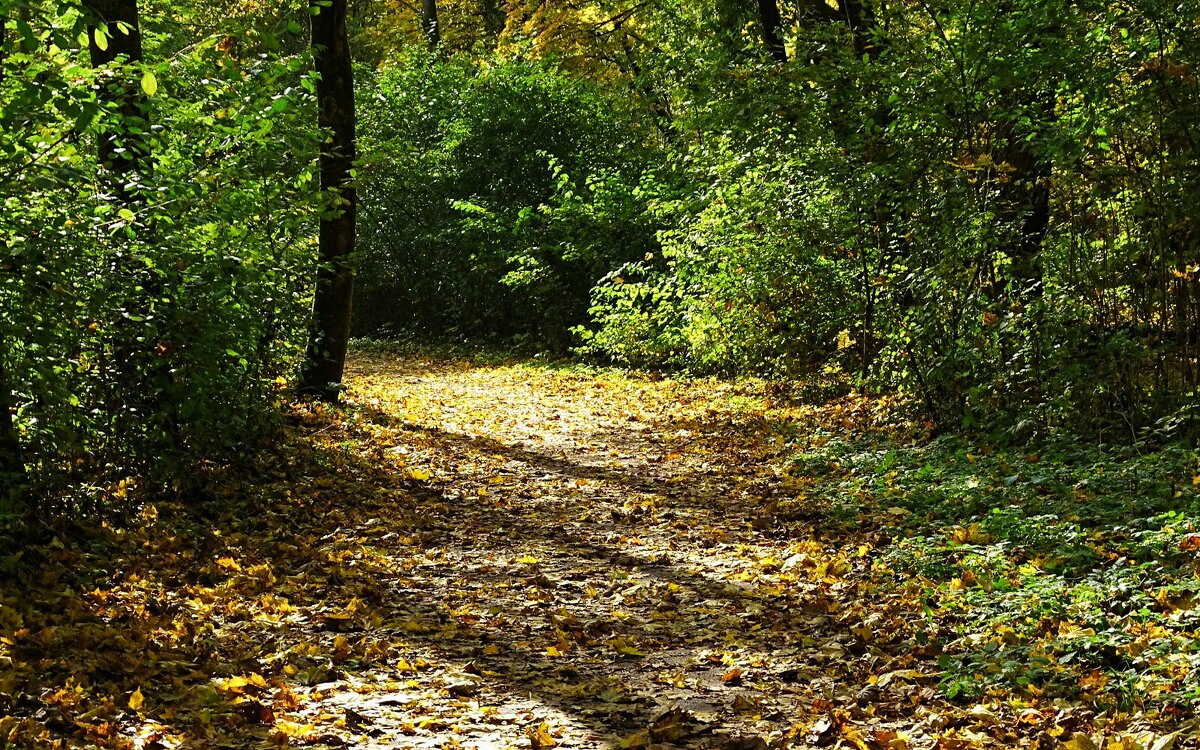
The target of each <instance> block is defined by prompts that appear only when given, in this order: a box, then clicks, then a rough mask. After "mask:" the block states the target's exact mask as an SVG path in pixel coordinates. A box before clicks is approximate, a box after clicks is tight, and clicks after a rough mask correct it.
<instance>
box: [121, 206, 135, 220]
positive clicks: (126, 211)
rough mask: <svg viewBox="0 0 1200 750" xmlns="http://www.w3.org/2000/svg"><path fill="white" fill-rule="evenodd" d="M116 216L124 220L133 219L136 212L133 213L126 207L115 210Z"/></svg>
mask: <svg viewBox="0 0 1200 750" xmlns="http://www.w3.org/2000/svg"><path fill="white" fill-rule="evenodd" d="M117 216H120V217H121V218H122V219H124V220H125V221H133V220H134V219H136V218H137V214H135V213H134V212H133V211H130V210H129V209H128V208H122V209H121V210H120V211H117Z"/></svg>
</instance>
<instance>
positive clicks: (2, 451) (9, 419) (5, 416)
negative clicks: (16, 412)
mask: <svg viewBox="0 0 1200 750" xmlns="http://www.w3.org/2000/svg"><path fill="white" fill-rule="evenodd" d="M4 354H5V351H4V348H3V347H0V509H3V508H5V506H7V507H8V508H13V507H16V506H18V505H19V504H20V500H21V498H22V496H23V495H24V491H25V481H26V476H25V459H24V457H23V455H22V453H21V440H20V438H19V436H18V435H17V425H16V422H15V421H14V419H13V402H12V401H13V392H12V383H11V382H10V380H9V376H8V369H7V367H6V366H5V362H4Z"/></svg>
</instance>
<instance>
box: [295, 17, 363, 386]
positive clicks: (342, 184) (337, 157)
mask: <svg viewBox="0 0 1200 750" xmlns="http://www.w3.org/2000/svg"><path fill="white" fill-rule="evenodd" d="M312 7H313V8H314V9H319V12H318V13H317V14H316V15H315V16H313V19H312V43H313V55H314V58H315V66H316V69H317V72H318V73H319V74H320V76H321V80H320V81H319V82H318V83H317V102H318V107H319V110H318V123H319V124H320V126H321V128H322V129H324V130H327V131H329V132H330V138H329V140H328V141H326V142H325V143H324V144H323V145H322V146H321V156H320V171H321V189H322V191H324V192H325V193H326V194H327V195H330V196H331V197H332V198H333V199H334V200H336V212H335V213H333V214H332V215H326V216H323V217H322V218H321V227H320V246H319V249H318V260H319V262H320V268H319V269H318V271H317V283H316V290H315V296H314V298H313V320H312V330H311V333H310V335H309V340H308V351H307V354H306V356H305V363H304V367H303V371H302V372H301V377H300V392H301V393H302V394H307V395H312V396H316V397H317V398H320V399H321V400H324V401H337V399H338V394H339V391H340V390H341V382H342V371H343V370H344V368H345V365H346V344H347V342H348V341H349V339H350V308H351V304H352V302H353V298H354V221H355V215H356V208H357V196H356V194H355V190H354V185H353V183H352V181H351V177H350V169H351V168H352V167H353V165H354V157H355V153H354V127H355V120H354V77H353V72H352V69H351V65H350V44H349V41H348V39H347V37H346V0H333V2H332V3H331V4H328V5H322V4H318V3H317V2H316V0H312Z"/></svg>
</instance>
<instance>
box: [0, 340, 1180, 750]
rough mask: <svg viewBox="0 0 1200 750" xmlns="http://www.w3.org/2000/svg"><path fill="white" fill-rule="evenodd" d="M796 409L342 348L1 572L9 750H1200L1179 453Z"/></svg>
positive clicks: (716, 389) (735, 396)
mask: <svg viewBox="0 0 1200 750" xmlns="http://www.w3.org/2000/svg"><path fill="white" fill-rule="evenodd" d="M786 395H787V394H782V393H780V392H778V391H777V390H773V389H771V388H770V387H768V386H766V385H764V384H762V383H742V384H733V383H726V382H721V381H713V380H699V381H682V380H671V379H652V378H648V377H644V376H637V375H630V374H622V373H618V372H609V371H586V370H580V369H563V370H556V369H553V368H549V367H539V366H531V365H518V364H506V365H482V364H474V363H472V362H470V361H466V360H447V359H425V358H420V357H411V356H410V357H396V356H389V355H386V354H379V353H376V354H369V353H360V354H358V355H356V356H355V357H353V359H352V362H351V367H350V378H349V401H350V405H349V406H348V407H347V408H344V409H336V410H334V409H324V408H320V407H296V409H295V411H294V413H293V414H292V417H291V426H290V427H289V428H288V430H287V433H286V436H285V439H284V440H283V441H282V443H281V444H280V445H278V446H275V447H273V448H271V449H270V450H268V451H265V452H264V454H263V455H262V456H261V457H260V458H258V459H256V460H257V461H258V462H259V467H260V468H259V470H258V471H257V472H252V473H249V474H244V475H243V474H239V475H238V476H229V477H223V478H222V477H218V478H217V480H216V481H215V483H214V484H213V489H212V490H211V492H210V494H211V495H212V496H211V497H208V498H206V502H203V503H200V502H194V503H165V502H164V503H157V504H146V505H145V506H144V507H142V508H141V509H140V511H139V512H138V514H137V516H136V517H134V518H130V519H127V520H125V521H124V522H122V523H120V524H117V523H116V522H113V523H112V524H109V523H105V524H103V525H101V526H99V527H98V528H92V529H79V528H75V529H74V530H70V531H68V530H64V531H63V532H62V533H60V534H59V535H58V536H56V537H54V538H53V539H48V540H47V541H46V543H45V544H40V545H37V546H34V547H29V548H28V549H27V550H26V551H25V552H24V553H20V554H14V555H11V556H9V557H8V558H4V559H3V560H0V717H2V718H0V746H5V747H8V746H11V747H20V748H24V747H38V748H42V747H53V746H56V745H61V746H67V747H84V746H95V747H131V748H147V749H149V748H243V747H272V746H276V747H287V746H292V747H314V748H338V747H354V748H439V749H447V748H480V749H483V748H532V749H534V750H537V749H539V748H552V747H560V748H614V749H616V748H621V749H623V750H641V749H642V748H651V747H653V748H667V749H669V748H676V747H685V748H721V749H722V750H758V749H760V748H767V747H771V748H784V747H795V748H806V747H837V746H840V747H846V748H888V749H890V750H903V749H905V748H939V749H941V750H956V749H960V748H975V747H1016V746H1025V747H1066V748H1070V749H1071V750H1089V749H1091V748H1110V749H1111V750H1116V749H1117V748H1121V749H1122V750H1133V748H1143V750H1166V748H1169V747H1171V746H1172V745H1173V746H1174V747H1177V748H1180V747H1196V746H1197V743H1196V740H1195V733H1196V732H1197V729H1196V726H1197V724H1196V721H1195V720H1193V719H1192V716H1191V707H1192V706H1194V705H1195V690H1196V687H1195V686H1196V684H1197V681H1200V666H1197V667H1196V669H1193V665H1197V664H1200V662H1197V661H1196V660H1197V657H1196V648H1195V645H1194V641H1195V633H1196V628H1197V624H1196V623H1197V619H1200V612H1198V610H1196V609H1195V608H1194V607H1193V606H1192V599H1193V598H1194V594H1195V591H1196V588H1197V586H1196V550H1197V549H1200V535H1197V534H1194V533H1192V531H1193V526H1192V521H1191V518H1192V516H1190V515H1188V513H1184V512H1181V511H1180V509H1183V508H1191V507H1194V506H1195V503H1196V497H1195V495H1196V490H1195V487H1196V484H1195V483H1194V482H1193V475H1194V474H1196V473H1197V472H1196V471H1195V464H1194V454H1191V453H1186V452H1185V453H1179V454H1154V455H1153V456H1149V457H1147V456H1141V457H1138V456H1136V455H1133V454H1129V455H1124V454H1123V455H1122V457H1119V458H1114V457H1113V456H1112V455H1109V454H1103V453H1095V452H1084V453H1070V452H1069V451H1068V449H1066V448H1064V449H1063V450H1064V451H1068V452H1066V453H1062V454H1061V455H1049V454H1048V453H1046V454H1037V453H1032V452H1028V451H1027V450H1012V451H1007V452H1006V451H1003V450H1000V449H997V448H993V447H989V446H982V447H979V448H978V449H976V448H972V447H971V446H968V445H966V444H965V443H957V442H955V443H946V442H945V441H942V442H938V441H934V442H932V443H931V442H930V441H929V439H928V435H927V434H925V433H924V427H922V426H921V425H906V424H904V423H903V421H902V420H899V419H898V418H897V416H896V409H895V408H894V405H892V404H889V403H888V402H886V401H880V400H869V399H865V398H855V397H847V398H842V399H839V400H836V401H833V402H829V403H819V404H804V403H801V402H798V401H793V400H789V399H787V398H784V396H786ZM931 457H932V459H936V460H931ZM1089 462H1090V463H1089ZM1196 481H1200V477H1197V480H1196ZM1114 498H1115V499H1114ZM1089 504H1090V505H1089ZM1085 506H1086V507H1089V508H1090V509H1088V510H1084V511H1081V510H1080V508H1083V507H1085ZM1091 506H1094V507H1091ZM1152 564H1154V565H1157V566H1158V567H1152ZM1122 587H1124V588H1122ZM5 742H7V743H9V744H8V745H5V744H4V743H5Z"/></svg>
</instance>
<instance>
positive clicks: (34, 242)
mask: <svg viewBox="0 0 1200 750" xmlns="http://www.w3.org/2000/svg"><path fill="white" fill-rule="evenodd" d="M5 6H6V7H5V9H6V10H13V9H15V10H17V11H19V12H23V13H24V15H25V17H28V18H29V21H28V24H26V22H25V21H24V20H21V17H20V16H18V20H17V21H15V22H14V21H13V20H12V18H13V15H12V14H7V17H8V18H9V19H10V20H9V22H8V29H7V31H8V34H9V35H11V34H12V32H13V31H14V30H16V31H18V33H19V34H21V38H20V41H19V45H18V46H16V47H14V46H13V45H12V44H11V43H7V42H6V50H5V51H6V55H5V57H4V60H3V72H4V77H3V81H2V82H0V88H2V89H3V92H4V95H3V101H5V102H6V103H7V104H6V105H5V106H4V107H3V108H2V109H0V152H2V153H3V165H2V166H0V171H2V172H3V173H4V174H5V175H6V176H5V177H4V178H3V182H0V191H2V192H0V200H3V203H4V208H5V210H4V212H3V218H2V219H0V223H2V227H3V228H2V230H0V232H2V234H3V237H4V247H3V249H2V250H0V252H2V255H0V357H3V359H4V365H5V368H4V369H5V371H6V372H7V373H8V374H9V376H10V382H8V383H6V384H3V386H4V387H5V388H7V389H8V390H10V391H11V392H12V394H13V395H12V398H13V400H14V401H15V403H14V406H15V407H16V422H17V429H18V432H19V439H20V443H21V445H22V448H23V451H24V460H25V463H26V464H27V466H28V467H30V469H31V471H30V476H31V477H33V478H34V479H35V485H36V487H35V489H40V490H45V491H51V490H53V491H54V492H55V493H61V492H63V489H64V488H71V490H72V491H71V493H70V494H69V495H67V496H65V497H64V502H68V503H73V502H75V501H76V500H77V499H79V498H81V497H86V498H89V499H90V500H92V501H103V500H105V499H106V498H109V497H120V496H123V495H124V494H125V492H126V484H125V480H127V479H130V478H138V477H140V478H142V479H145V480H150V481H151V482H152V483H156V484H158V485H164V484H165V485H176V486H179V485H181V484H186V477H188V476H189V471H190V470H192V469H195V468H199V467H203V466H205V465H214V464H219V463H221V462H223V461H225V460H226V459H228V458H230V457H234V456H236V455H238V454H239V453H241V452H243V451H244V450H245V448H246V444H247V441H253V440H254V439H256V436H259V435H261V434H263V432H264V430H266V429H269V428H270V427H271V425H272V424H274V422H275V420H276V415H277V413H278V410H277V409H276V408H275V407H276V404H277V401H278V391H279V387H280V386H279V383H278V382H277V380H281V379H282V377H283V376H284V375H285V374H286V373H287V372H288V370H289V369H290V367H291V363H292V360H293V357H294V355H295V353H296V341H297V339H296V336H297V334H298V333H299V331H298V329H299V328H300V327H302V326H303V321H304V317H305V310H306V306H307V302H306V291H307V283H308V282H307V277H308V275H309V273H310V271H311V267H310V266H311V248H310V246H309V241H308V240H307V239H306V236H307V235H309V233H310V226H311V220H312V218H311V217H312V215H313V212H312V209H313V208H314V207H315V206H314V201H315V193H316V192H317V191H316V190H315V186H314V184H313V175H312V173H311V167H310V165H311V162H312V156H313V154H314V152H315V143H316V133H315V132H314V130H315V128H314V126H313V124H312V123H313V122H314V121H315V115H314V113H313V107H312V98H311V88H312V85H311V82H310V81H309V80H307V78H306V77H305V75H304V70H305V69H306V67H307V64H308V63H307V61H306V60H305V59H303V58H295V57H280V56H274V55H261V56H260V55H257V54H256V55H255V56H254V57H252V58H249V59H235V58H234V57H232V56H231V55H230V54H229V53H228V50H226V49H224V48H222V47H221V46H220V45H219V42H220V40H221V37H209V38H205V39H203V40H201V41H200V42H199V43H195V44H192V45H190V46H189V47H188V48H187V49H185V50H183V51H174V52H175V54H172V55H171V56H170V58H169V61H166V62H154V61H153V60H148V61H147V62H146V63H144V64H129V63H125V62H122V61H118V62H117V63H115V64H113V65H111V66H108V67H106V68H105V69H101V70H93V69H92V68H91V67H90V66H89V65H88V64H87V63H86V59H87V57H86V50H85V49H81V48H80V44H81V43H83V42H86V41H87V37H86V34H85V28H84V23H85V19H83V18H81V17H80V16H79V14H78V13H77V12H75V11H74V10H73V6H71V5H68V4H61V5H58V4H30V5H28V6H26V5H25V4H24V3H21V4H16V5H14V4H12V3H6V4H5ZM9 38H10V39H11V36H10V37H9ZM152 49H153V47H152ZM153 51H154V53H155V56H156V57H157V53H159V52H162V50H157V49H154V50H153ZM107 81H116V82H121V81H129V82H131V83H130V84H124V83H115V84H112V85H116V86H126V88H125V89H124V90H126V91H128V90H129V89H130V88H135V89H136V94H134V95H135V96H136V98H137V104H136V106H137V110H138V116H137V117H130V116H129V115H128V114H127V113H123V112H121V111H119V110H118V107H117V106H116V105H114V104H113V103H112V100H111V99H104V98H97V86H98V85H99V86H104V85H109V84H107V83H105V82H107ZM112 133H116V134H119V135H120V136H121V137H122V138H123V139H124V141H123V142H126V143H134V142H136V143H138V144H140V145H139V146H138V147H137V148H138V149H140V150H142V151H144V152H145V153H147V154H148V155H149V156H148V157H147V158H146V159H145V160H144V161H143V162H140V163H139V164H138V166H136V167H135V168H134V171H131V172H127V173H124V174H125V175H126V176H127V177H128V183H127V185H126V186H125V187H123V188H120V190H121V193H120V194H119V195H118V194H116V193H114V192H113V191H114V189H115V188H114V185H115V181H116V180H118V179H122V178H119V177H115V174H116V173H115V172H114V173H109V170H107V169H105V168H104V167H103V166H101V165H100V164H98V162H97V157H96V142H97V139H98V138H99V137H101V135H102V134H112ZM120 158H133V155H132V154H131V153H129V150H127V151H126V153H124V154H123V155H122V156H121V157H120ZM46 509H49V508H46Z"/></svg>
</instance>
